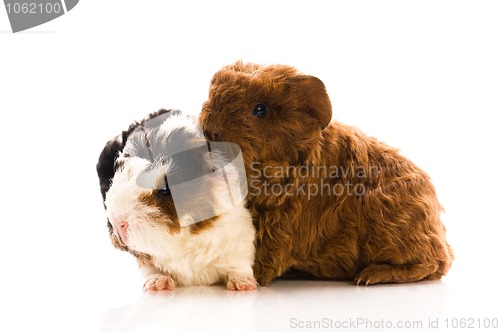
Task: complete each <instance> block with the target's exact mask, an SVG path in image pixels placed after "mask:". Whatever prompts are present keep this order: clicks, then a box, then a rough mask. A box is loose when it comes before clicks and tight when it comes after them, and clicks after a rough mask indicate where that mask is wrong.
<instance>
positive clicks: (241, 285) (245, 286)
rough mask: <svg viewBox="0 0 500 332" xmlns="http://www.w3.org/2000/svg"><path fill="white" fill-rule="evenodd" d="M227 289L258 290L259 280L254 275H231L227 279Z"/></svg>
mask: <svg viewBox="0 0 500 332" xmlns="http://www.w3.org/2000/svg"><path fill="white" fill-rule="evenodd" d="M227 289H229V290H230V291H249V290H256V289H257V281H255V278H254V277H240V276H230V277H229V280H228V281H227Z"/></svg>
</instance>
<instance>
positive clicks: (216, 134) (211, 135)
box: [205, 130, 221, 141]
mask: <svg viewBox="0 0 500 332" xmlns="http://www.w3.org/2000/svg"><path fill="white" fill-rule="evenodd" d="M205 137H206V138H207V139H208V140H209V141H218V140H220V137H221V132H220V130H217V131H211V130H205Z"/></svg>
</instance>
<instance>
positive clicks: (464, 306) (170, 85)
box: [0, 0, 500, 331]
mask: <svg viewBox="0 0 500 332" xmlns="http://www.w3.org/2000/svg"><path fill="white" fill-rule="evenodd" d="M174 3H175V4H174ZM499 17H500V3H499V2H497V1H343V2H340V1H309V2H306V1H286V2H285V1H283V2H278V1H274V2H272V1H263V2H261V1H252V2H250V1H248V2H241V3H240V2H237V1H233V2H229V1H228V2H225V3H222V2H218V1H205V2H201V1H200V2H189V1H182V2H181V1H123V0H122V1H118V0H106V1H90V0H83V1H81V2H80V3H79V4H78V5H77V6H76V7H75V8H74V9H73V10H72V11H70V12H69V13H68V14H66V15H64V16H62V17H60V18H58V19H56V20H54V21H52V22H49V23H47V24H45V25H42V26H39V27H35V28H33V29H31V30H28V31H26V32H22V33H17V34H12V33H11V32H10V26H9V23H8V19H7V15H6V12H5V10H4V8H2V7H0V124H1V126H0V142H1V143H0V144H1V145H0V146H1V148H0V158H1V159H0V160H1V162H0V167H1V168H0V171H1V175H2V177H1V180H0V184H1V187H0V188H1V189H0V190H1V209H0V211H1V214H0V255H1V256H0V257H1V262H2V268H1V272H0V330H2V331H37V330H43V331H97V330H99V329H100V330H102V331H149V330H151V331H167V330H168V331H176V330H190V329H191V328H195V327H196V328H197V329H198V330H217V331H221V330H224V329H227V330H235V329H239V330H242V331H243V330H253V329H258V330H276V331H281V330H285V331H286V330H296V328H295V329H294V328H293V327H294V326H293V322H292V320H291V319H293V318H297V319H298V320H302V321H306V320H319V319H322V318H334V319H340V320H341V319H345V320H347V319H356V318H358V317H368V318H370V319H375V320H380V319H384V318H385V319H386V320H393V321H396V320H420V321H423V322H424V328H427V327H428V320H429V319H435V318H439V319H440V321H439V323H440V324H444V319H446V318H447V317H448V318H449V319H450V322H451V319H453V318H462V317H463V318H474V319H476V318H491V317H493V316H495V315H496V317H497V318H499V319H500V317H499V316H500V315H499V314H498V310H497V309H498V307H500V306H499V300H498V299H499V295H500V292H499V286H498V285H499V282H498V280H497V277H498V271H499V269H498V267H497V266H498V258H497V256H498V253H499V252H500V250H499V249H500V248H499V242H500V241H499V236H498V232H499V222H500V220H499V219H500V218H499V216H498V213H497V210H498V204H499V198H500V197H499V196H500V195H499V194H498V188H499V186H500V180H499V178H500V176H499V171H500V165H499V158H498V151H499V148H498V144H499V143H500V140H499V138H500V134H499V132H500V130H499V128H498V125H499V121H498V115H497V114H498V113H499V111H500V19H499ZM238 59H243V60H245V61H252V62H257V63H267V64H271V63H285V64H290V65H294V66H296V67H298V68H299V69H300V70H302V71H303V72H305V73H308V74H312V75H316V76H318V77H319V78H321V79H322V80H323V82H324V83H325V85H326V86H327V89H328V91H329V93H330V96H331V98H332V102H333V107H334V117H335V118H337V119H339V120H341V121H343V122H346V123H349V124H352V125H355V126H358V127H360V128H361V129H363V130H364V131H365V132H367V133H368V134H370V135H373V136H376V137H378V138H379V139H381V140H383V141H385V142H387V143H389V144H391V145H394V146H397V147H399V148H401V149H402V153H403V154H405V155H406V156H408V157H410V158H411V159H412V160H414V161H415V162H416V163H417V165H419V166H420V167H422V168H423V169H424V170H426V171H427V172H428V173H429V174H430V175H431V177H432V178H433V180H434V183H435V186H436V188H437V191H438V195H439V197H440V200H441V202H442V204H443V205H444V207H445V208H446V214H444V215H443V221H444V223H445V225H446V227H447V229H448V240H449V242H450V243H451V245H452V246H453V248H454V249H455V253H456V257H457V258H456V261H455V263H454V266H453V267H452V269H451V271H450V273H449V275H448V276H447V277H446V278H444V279H443V280H442V281H437V282H424V283H417V284H413V285H388V286H374V287H368V288H365V287H355V286H353V285H351V284H350V283H338V282H323V281H322V282H318V281H278V282H275V283H273V284H271V286H269V287H267V288H262V289H260V290H258V291H257V292H253V293H251V294H234V293H230V292H227V291H226V290H225V289H224V288H223V287H222V286H221V287H218V286H215V287H195V288H184V289H178V290H176V291H175V292H174V294H162V295H160V296H147V295H142V294H141V291H140V287H141V285H142V284H141V281H140V279H139V276H138V273H137V272H136V267H135V263H134V261H133V259H131V258H130V257H129V256H128V255H127V254H125V253H121V252H118V251H116V250H114V249H113V247H112V246H111V243H110V241H109V239H108V236H107V229H106V219H105V214H104V210H103V207H102V203H101V198H100V194H99V186H98V180H97V175H96V173H95V164H96V161H97V157H98V155H99V153H100V151H101V149H102V147H103V146H104V144H105V143H106V141H107V140H108V139H110V138H111V137H113V136H114V135H116V134H118V133H119V132H120V131H121V130H123V129H125V128H127V127H128V125H129V123H130V122H131V121H132V120H136V119H140V118H142V117H143V116H145V115H146V114H148V113H150V112H152V111H155V110H157V109H159V108H161V107H165V108H179V109H182V110H184V111H186V112H189V113H192V114H197V112H199V110H200V106H201V103H202V102H203V101H204V99H205V98H206V96H207V91H208V83H209V81H210V78H211V76H212V75H213V73H214V72H215V71H217V70H218V69H219V68H220V67H222V66H223V65H226V64H228V63H231V62H234V61H236V60H238ZM495 308H496V309H495ZM474 324H475V326H476V327H477V324H478V323H474ZM440 327H444V325H440Z"/></svg>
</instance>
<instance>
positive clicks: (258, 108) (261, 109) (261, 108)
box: [252, 103, 267, 119]
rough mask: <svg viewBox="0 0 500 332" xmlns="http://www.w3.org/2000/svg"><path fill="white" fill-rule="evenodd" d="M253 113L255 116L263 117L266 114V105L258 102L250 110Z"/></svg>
mask: <svg viewBox="0 0 500 332" xmlns="http://www.w3.org/2000/svg"><path fill="white" fill-rule="evenodd" d="M252 113H253V115H255V116H256V117H258V118H261V119H262V118H263V117H265V116H266V114H267V106H266V105H264V104H263V103H258V104H257V105H255V107H254V108H253V111H252Z"/></svg>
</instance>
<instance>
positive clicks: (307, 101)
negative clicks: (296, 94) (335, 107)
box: [295, 75, 332, 129]
mask: <svg viewBox="0 0 500 332" xmlns="http://www.w3.org/2000/svg"><path fill="white" fill-rule="evenodd" d="M295 84H297V86H298V88H299V91H300V96H301V97H302V98H303V101H304V107H305V108H306V110H307V111H308V112H310V114H311V115H312V116H313V117H315V118H316V119H317V120H318V122H319V124H320V126H321V129H325V128H326V127H327V126H328V124H329V123H330V121H331V119H332V103H331V101H330V97H329V96H328V93H327V92H326V88H325V85H324V84H323V82H322V81H321V80H320V79H319V78H317V77H314V76H310V75H299V76H296V77H295Z"/></svg>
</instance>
